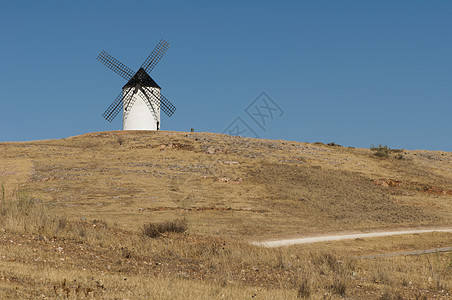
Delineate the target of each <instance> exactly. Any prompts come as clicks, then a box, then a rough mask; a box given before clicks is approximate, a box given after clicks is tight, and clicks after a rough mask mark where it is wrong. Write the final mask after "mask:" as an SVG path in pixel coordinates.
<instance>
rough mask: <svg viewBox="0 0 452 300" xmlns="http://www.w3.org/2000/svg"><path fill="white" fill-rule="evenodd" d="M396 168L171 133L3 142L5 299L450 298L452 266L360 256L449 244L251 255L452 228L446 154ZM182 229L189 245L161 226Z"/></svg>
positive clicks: (329, 149) (401, 242) (0, 266)
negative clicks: (364, 235)
mask: <svg viewBox="0 0 452 300" xmlns="http://www.w3.org/2000/svg"><path fill="white" fill-rule="evenodd" d="M395 155H396V154H392V153H391V154H390V156H389V158H388V159H385V160H382V159H379V158H378V157H375V155H373V153H372V151H371V150H369V149H350V148H345V147H336V146H334V147H333V146H328V145H319V144H317V145H312V144H306V143H296V142H287V141H266V140H254V139H245V138H238V137H227V136H222V135H214V134H203V133H190V134H184V133H171V132H106V133H96V134H89V135H85V136H80V137H74V138H69V139H63V140H52V141H37V142H27V143H0V176H1V177H0V182H2V183H3V187H4V189H2V192H1V195H0V197H1V198H0V199H1V202H0V214H1V219H0V225H1V230H2V231H1V232H0V298H27V297H30V298H45V297H47V298H60V299H61V298H77V299H83V298H88V299H90V298H96V299H97V298H115V297H119V298H132V299H133V298H141V299H143V298H168V299H182V298H193V299H196V298H200V299H206V298H229V299H241V298H261V299H272V298H274V299H291V298H297V297H298V298H300V297H301V298H303V297H305V298H313V299H320V298H322V299H324V298H327V299H328V298H331V299H334V298H342V297H348V298H361V299H362V298H382V299H396V298H397V297H399V296H400V297H403V298H418V299H421V298H422V297H424V296H425V297H427V298H432V297H433V296H434V295H435V296H437V297H443V298H447V297H449V296H450V292H451V291H450V289H451V286H452V278H451V273H452V272H451V264H452V261H451V255H450V254H444V253H443V254H431V255H422V256H416V257H414V256H413V257H391V258H379V259H375V260H369V259H359V258H356V256H359V255H366V254H374V253H387V252H397V251H404V250H413V249H427V248H434V247H442V246H450V240H451V234H448V233H434V234H424V235H412V236H404V237H386V238H379V239H366V240H353V241H343V242H334V243H325V244H314V245H304V246H296V247H289V248H283V249H265V248H258V247H254V246H251V245H249V244H248V243H247V241H248V240H249V239H253V240H255V239H259V238H264V237H265V238H276V237H290V236H291V235H297V234H318V233H326V232H335V231H343V230H347V231H348V230H369V229H375V228H378V229H383V228H396V227H418V226H450V225H451V222H452V204H451V201H450V200H451V198H450V197H451V195H452V191H451V185H450V183H451V182H452V172H451V171H452V154H451V153H445V152H428V151H405V152H404V153H403V156H404V158H405V159H402V160H401V159H397V157H396V156H395ZM182 219H185V220H186V222H187V224H188V225H187V224H185V225H187V226H188V227H189V234H188V233H187V232H186V227H184V226H185V225H184V226H179V225H181V224H176V225H177V226H175V227H174V226H173V227H172V226H170V225H171V224H168V223H165V222H168V221H169V220H182ZM156 224H166V225H156ZM172 225H174V224H172ZM146 226H148V227H150V228H152V229H158V230H157V231H156V232H159V233H161V232H162V231H169V233H165V234H164V235H163V236H162V235H161V234H160V238H158V239H150V238H148V237H146V236H144V235H143V233H142V230H143V229H144V228H145V227H146ZM160 226H162V228H159V227H160ZM174 228H178V230H173V229H174ZM181 228H182V229H183V230H182V229H181ZM179 229H180V230H179ZM154 231H155V230H154ZM171 231H184V233H174V232H171ZM447 293H449V294H447ZM448 295H449V296H448ZM388 297H393V298H388Z"/></svg>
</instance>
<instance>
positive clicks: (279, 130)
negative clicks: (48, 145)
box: [0, 0, 452, 151]
mask: <svg viewBox="0 0 452 300" xmlns="http://www.w3.org/2000/svg"><path fill="white" fill-rule="evenodd" d="M0 38H1V40H0V54H1V55H0V62H1V64H0V90H1V94H0V104H1V106H0V117H1V118H0V141H24V140H37V139H49V138H63V137H69V136H74V135H78V134H83V133H87V132H95V131H106V130H118V129H121V128H122V117H121V115H118V117H117V118H116V119H115V120H114V121H113V122H112V123H108V122H107V121H105V120H104V119H103V118H102V116H101V115H102V113H103V112H104V110H105V109H106V108H107V107H108V106H109V105H110V103H111V102H112V101H113V100H114V98H115V97H116V95H117V94H118V93H119V92H120V89H121V87H122V86H123V85H124V84H125V81H124V79H122V78H121V77H120V76H118V75H117V74H115V73H114V72H113V71H111V70H110V69H108V68H106V67H105V66H104V65H102V64H101V63H100V62H98V61H97V60H96V57H97V55H98V54H99V53H100V52H101V51H102V50H106V51H108V52H109V53H110V54H111V55H113V56H114V57H115V58H117V59H118V60H120V61H121V62H122V63H124V64H126V65H127V66H128V67H130V68H132V69H134V70H137V69H138V68H139V66H140V65H141V63H142V62H143V60H144V59H145V58H146V57H147V56H148V55H149V53H150V52H151V51H152V49H153V48H154V47H155V45H156V44H157V43H158V41H159V40H160V39H161V38H164V39H165V40H167V41H168V42H170V44H171V47H170V48H169V50H168V51H167V52H166V54H165V56H164V57H163V58H162V60H161V61H160V63H159V64H158V65H157V67H156V68H155V69H154V70H153V71H152V72H151V74H150V75H151V76H152V77H153V78H154V79H155V81H157V83H158V84H159V85H160V86H161V87H162V92H163V93H164V94H165V96H166V97H167V98H168V99H169V100H170V101H171V102H172V103H173V104H174V105H175V106H176V107H177V110H176V113H175V114H174V116H173V117H171V118H168V117H166V116H164V117H162V121H161V127H162V129H163V130H176V131H189V130H190V128H194V129H195V131H208V132H217V133H222V132H223V131H224V130H225V129H226V128H228V126H229V125H230V124H231V122H233V121H234V120H237V119H236V118H237V117H240V118H241V119H240V120H241V121H243V122H244V123H246V124H247V125H248V126H249V127H250V128H251V129H252V130H253V131H254V133H256V135H258V136H260V137H263V138H270V139H286V140H294V141H306V142H316V141H320V142H324V143H328V142H335V143H337V144H341V145H344V146H356V147H369V146H371V145H372V144H380V143H381V144H383V145H388V146H390V147H391V148H406V149H431V150H445V151H452V132H451V131H452V1H449V0H447V1H446V0H444V1H440V0H435V1H426V0H425V1H417V0H406V1H405V0H399V1H395V0H390V1H384V0H383V1H376V0H375V1H361V0H355V1H347V0H344V1H254V2H251V1H243V0H242V1H222V2H220V1H70V2H69V1H2V2H1V4H0ZM261 92H265V93H266V94H267V95H268V96H269V97H270V98H271V99H272V100H273V101H274V103H276V104H277V105H278V107H279V108H280V109H281V111H278V113H277V114H276V113H275V114H274V115H273V119H272V120H270V118H267V119H266V121H267V122H266V123H265V126H263V127H260V126H258V124H256V122H254V121H253V120H252V118H251V116H250V115H248V114H247V113H246V108H247V107H248V106H249V105H255V104H256V103H258V102H255V103H254V104H253V101H254V100H255V99H256V98H257V97H258V96H259V95H260V94H261ZM258 101H260V100H258ZM264 110H265V109H264ZM267 112H268V111H267ZM275 112H276V111H275ZM267 115H269V114H268V113H267ZM257 119H259V118H257ZM249 132H251V131H249Z"/></svg>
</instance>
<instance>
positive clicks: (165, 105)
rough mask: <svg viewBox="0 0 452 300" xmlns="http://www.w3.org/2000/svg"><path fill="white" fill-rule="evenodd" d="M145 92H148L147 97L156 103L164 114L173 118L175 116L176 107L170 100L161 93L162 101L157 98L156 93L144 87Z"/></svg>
mask: <svg viewBox="0 0 452 300" xmlns="http://www.w3.org/2000/svg"><path fill="white" fill-rule="evenodd" d="M143 88H144V90H146V92H147V93H146V95H147V96H148V97H149V99H151V100H152V101H153V102H154V103H156V104H157V106H158V107H159V108H160V109H161V110H163V112H164V113H165V114H166V115H167V116H168V117H171V116H172V115H173V114H174V111H176V107H175V106H174V105H173V104H172V103H171V102H170V101H169V100H168V99H166V97H165V96H163V95H162V93H161V92H160V99H159V98H158V97H157V95H155V94H154V92H153V91H152V90H151V89H149V88H147V87H143Z"/></svg>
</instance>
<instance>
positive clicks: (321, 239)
mask: <svg viewBox="0 0 452 300" xmlns="http://www.w3.org/2000/svg"><path fill="white" fill-rule="evenodd" d="M428 232H452V228H437V229H418V230H399V231H380V232H367V233H355V234H338V235H326V236H314V237H305V238H297V239H287V240H273V241H263V242H252V244H253V245H256V246H263V247H267V248H275V247H282V246H291V245H301V244H311V243H320V242H330V241H340V240H352V239H358V238H361V239H362V238H372V237H380V236H390V235H402V234H416V233H428Z"/></svg>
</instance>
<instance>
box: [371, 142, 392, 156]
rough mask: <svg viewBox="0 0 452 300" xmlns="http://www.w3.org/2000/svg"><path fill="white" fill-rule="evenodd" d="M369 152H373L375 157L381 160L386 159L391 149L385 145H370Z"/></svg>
mask: <svg viewBox="0 0 452 300" xmlns="http://www.w3.org/2000/svg"><path fill="white" fill-rule="evenodd" d="M370 150H372V151H374V155H375V156H378V157H381V158H388V157H389V153H391V148H389V147H388V146H387V145H384V146H382V145H381V144H380V145H378V146H374V145H372V147H370Z"/></svg>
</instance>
